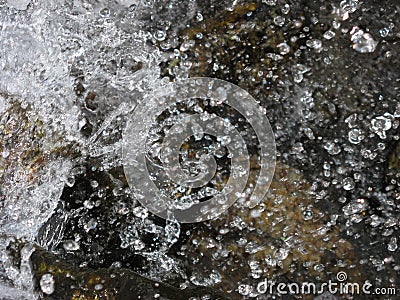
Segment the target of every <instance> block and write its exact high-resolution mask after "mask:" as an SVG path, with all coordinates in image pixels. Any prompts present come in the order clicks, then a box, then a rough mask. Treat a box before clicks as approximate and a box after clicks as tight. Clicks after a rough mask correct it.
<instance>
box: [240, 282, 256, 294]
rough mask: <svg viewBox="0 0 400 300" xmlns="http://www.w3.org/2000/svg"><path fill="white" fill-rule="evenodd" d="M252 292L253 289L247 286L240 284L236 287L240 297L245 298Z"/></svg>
mask: <svg viewBox="0 0 400 300" xmlns="http://www.w3.org/2000/svg"><path fill="white" fill-rule="evenodd" d="M252 291H253V288H252V287H251V286H250V285H248V284H241V285H239V286H238V292H239V294H240V295H243V296H247V295H249V294H250V293H251V292H252Z"/></svg>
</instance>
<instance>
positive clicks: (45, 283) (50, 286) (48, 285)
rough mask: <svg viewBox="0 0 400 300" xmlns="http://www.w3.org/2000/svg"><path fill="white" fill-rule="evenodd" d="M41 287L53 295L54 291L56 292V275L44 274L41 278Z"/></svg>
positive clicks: (43, 290)
mask: <svg viewBox="0 0 400 300" xmlns="http://www.w3.org/2000/svg"><path fill="white" fill-rule="evenodd" d="M39 284H40V288H41V289H42V292H43V293H45V294H47V295H51V294H52V293H54V289H55V281H54V277H53V275H52V274H49V273H47V274H44V275H43V276H42V277H41V278H40V282H39Z"/></svg>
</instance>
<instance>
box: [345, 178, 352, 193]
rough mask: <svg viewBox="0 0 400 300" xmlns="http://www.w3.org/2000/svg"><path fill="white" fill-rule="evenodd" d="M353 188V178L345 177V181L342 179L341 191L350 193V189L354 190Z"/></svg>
mask: <svg viewBox="0 0 400 300" xmlns="http://www.w3.org/2000/svg"><path fill="white" fill-rule="evenodd" d="M354 187H355V183H354V180H353V178H351V177H346V178H345V179H343V189H344V190H346V191H351V190H352V189H354Z"/></svg>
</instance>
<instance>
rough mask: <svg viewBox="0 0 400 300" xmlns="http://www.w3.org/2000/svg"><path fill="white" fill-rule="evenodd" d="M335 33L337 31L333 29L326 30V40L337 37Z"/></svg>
mask: <svg viewBox="0 0 400 300" xmlns="http://www.w3.org/2000/svg"><path fill="white" fill-rule="evenodd" d="M335 35H336V33H335V32H333V31H332V30H328V31H325V33H324V35H323V37H324V39H326V40H331V39H333V38H334V37H335Z"/></svg>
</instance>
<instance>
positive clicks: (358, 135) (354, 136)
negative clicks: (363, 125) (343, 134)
mask: <svg viewBox="0 0 400 300" xmlns="http://www.w3.org/2000/svg"><path fill="white" fill-rule="evenodd" d="M363 139H364V135H363V132H362V131H361V130H360V129H357V128H355V129H352V130H350V131H349V142H350V143H352V144H359V143H360V142H361V141H362V140H363Z"/></svg>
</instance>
